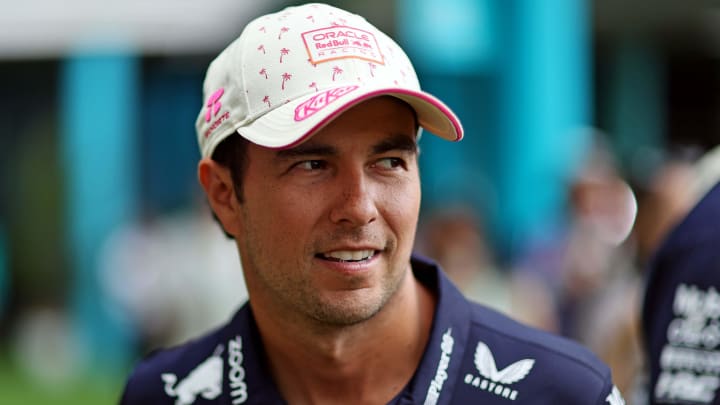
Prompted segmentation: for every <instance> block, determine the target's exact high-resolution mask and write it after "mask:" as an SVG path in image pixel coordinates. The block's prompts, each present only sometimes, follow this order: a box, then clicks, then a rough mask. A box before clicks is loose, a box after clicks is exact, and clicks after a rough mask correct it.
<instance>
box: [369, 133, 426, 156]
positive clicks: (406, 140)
mask: <svg viewBox="0 0 720 405" xmlns="http://www.w3.org/2000/svg"><path fill="white" fill-rule="evenodd" d="M372 151H373V154H381V153H385V152H391V151H405V152H410V153H417V151H418V145H417V142H416V141H415V138H414V137H411V136H408V135H402V134H397V135H393V136H391V137H389V138H386V139H384V140H382V141H381V142H380V143H377V144H375V145H373V147H372Z"/></svg>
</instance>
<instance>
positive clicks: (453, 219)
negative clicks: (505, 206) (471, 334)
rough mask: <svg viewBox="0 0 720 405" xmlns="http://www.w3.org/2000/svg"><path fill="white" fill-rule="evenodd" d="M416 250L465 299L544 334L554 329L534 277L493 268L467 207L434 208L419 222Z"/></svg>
mask: <svg viewBox="0 0 720 405" xmlns="http://www.w3.org/2000/svg"><path fill="white" fill-rule="evenodd" d="M416 251H417V253H419V254H422V255H425V256H427V257H431V258H433V260H435V261H436V262H437V263H438V265H440V267H442V269H443V270H444V271H445V273H446V274H447V275H448V277H449V278H450V280H452V281H453V283H455V284H456V285H457V286H458V287H459V288H460V290H461V291H462V293H463V294H464V295H465V296H466V297H467V298H469V299H471V300H473V301H476V302H479V303H482V304H485V305H487V306H489V307H491V308H493V309H496V310H498V311H500V312H503V313H505V314H507V315H510V316H511V317H512V318H513V319H516V320H518V321H521V322H523V323H525V324H528V325H531V326H534V327H536V328H540V329H543V330H547V331H553V330H556V329H557V318H556V313H555V302H554V300H553V297H552V293H551V291H550V290H549V289H548V288H547V286H546V284H545V283H542V282H541V281H539V279H538V278H537V277H533V276H532V275H531V274H526V273H522V272H519V273H517V274H516V273H512V272H505V271H503V270H502V269H500V268H498V267H497V264H496V263H495V259H494V257H493V252H492V250H491V248H490V246H489V245H488V243H487V240H486V238H485V233H484V232H483V227H482V223H481V221H480V219H479V218H477V215H476V214H474V213H473V212H472V211H471V210H470V209H469V207H465V208H461V207H447V208H438V209H436V210H435V211H434V212H431V213H430V214H429V215H427V216H426V219H425V220H424V221H421V225H420V229H419V232H418V240H417V246H416Z"/></svg>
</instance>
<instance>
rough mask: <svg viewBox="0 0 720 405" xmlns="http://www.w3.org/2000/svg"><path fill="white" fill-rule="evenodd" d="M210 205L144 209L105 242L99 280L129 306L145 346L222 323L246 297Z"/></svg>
mask: <svg viewBox="0 0 720 405" xmlns="http://www.w3.org/2000/svg"><path fill="white" fill-rule="evenodd" d="M208 211H209V210H208V209H207V206H206V205H205V204H204V203H203V204H200V201H196V204H195V206H193V207H190V208H189V209H184V210H181V211H178V212H175V213H172V214H169V215H167V214H165V215H162V216H159V215H158V214H151V213H146V215H144V216H142V219H141V220H138V221H137V222H135V223H130V224H128V225H126V226H123V227H121V228H119V229H118V230H117V231H116V232H114V233H113V234H112V235H111V236H110V237H109V238H108V240H107V241H106V243H105V244H104V248H103V252H102V254H101V265H100V268H101V271H100V280H101V285H102V287H103V289H104V290H105V291H107V296H109V297H111V299H112V302H113V303H115V304H117V305H118V306H119V307H120V308H122V310H123V311H122V313H126V314H128V316H129V319H127V322H130V323H131V326H132V327H131V329H132V330H137V331H138V334H139V336H138V343H139V346H140V348H141V349H142V351H143V352H145V351H147V350H151V349H155V348H158V347H165V346H169V345H175V344H179V343H181V342H183V341H186V340H188V339H190V338H192V337H194V336H196V335H197V334H199V333H200V332H202V331H205V330H208V329H211V328H214V327H216V326H218V325H220V324H221V323H223V322H224V321H226V320H227V319H228V317H230V316H231V315H232V311H233V310H234V309H237V308H239V307H240V305H241V304H242V303H243V302H245V301H246V299H247V291H246V288H245V281H244V279H243V277H242V272H241V271H238V256H237V249H236V248H235V244H234V243H232V241H231V240H229V239H227V238H226V237H225V236H224V235H223V234H222V232H220V231H219V230H218V229H217V224H215V223H214V221H213V220H212V217H211V215H210V212H208ZM188 246H192V248H191V249H188Z"/></svg>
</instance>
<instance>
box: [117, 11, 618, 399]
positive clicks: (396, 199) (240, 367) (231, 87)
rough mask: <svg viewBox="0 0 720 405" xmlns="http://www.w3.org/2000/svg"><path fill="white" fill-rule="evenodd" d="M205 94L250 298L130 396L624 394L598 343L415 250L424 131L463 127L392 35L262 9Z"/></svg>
mask: <svg viewBox="0 0 720 405" xmlns="http://www.w3.org/2000/svg"><path fill="white" fill-rule="evenodd" d="M204 90H205V100H206V104H205V105H204V107H203V109H202V111H201V112H200V115H199V117H198V120H197V129H198V139H199V142H200V149H201V151H202V160H201V161H200V163H199V169H198V173H199V180H200V183H201V184H202V186H203V188H204V190H205V193H206V195H207V198H208V201H209V203H210V205H211V207H212V209H213V211H214V213H215V215H216V216H217V218H218V220H219V221H220V223H221V224H222V226H223V228H224V230H225V232H226V233H228V234H229V235H231V236H232V237H234V239H235V241H236V244H237V246H238V251H239V252H240V257H241V260H242V267H243V271H244V275H245V279H246V284H247V289H248V293H249V302H248V303H247V304H246V305H245V306H244V307H242V308H241V309H240V310H239V311H238V312H237V314H236V315H235V317H234V318H233V319H232V320H231V321H230V322H229V323H228V324H227V325H225V326H223V327H221V328H220V329H218V330H216V331H214V332H212V333H210V334H209V335H207V336H205V337H202V338H200V339H199V340H196V341H193V342H189V343H187V344H185V345H183V346H180V347H177V348H174V349H170V350H166V351H160V352H158V353H155V354H153V355H151V356H150V357H148V358H147V359H146V360H145V361H143V362H142V363H141V364H140V365H139V366H138V367H137V368H136V370H135V371H134V373H133V374H132V376H131V377H130V379H129V381H128V384H127V387H126V389H125V392H124V395H123V403H127V404H164V403H168V404H171V403H174V404H176V405H180V404H199V403H220V404H262V405H272V404H284V403H289V404H387V403H390V404H470V403H483V404H504V403H510V402H515V403H526V404H529V403H532V404H606V403H610V404H621V403H623V401H622V398H621V397H620V395H619V393H618V392H617V390H616V389H614V388H613V384H612V382H611V377H610V373H609V370H608V369H607V367H605V366H604V365H603V364H602V363H600V362H599V361H598V360H597V359H596V358H595V357H594V356H593V355H592V354H591V353H590V352H588V351H587V350H585V349H582V348H581V347H579V346H578V345H576V344H574V343H571V342H569V341H566V340H563V339H561V338H557V337H553V336H550V335H547V334H545V333H543V332H540V331H537V330H533V329H530V328H528V327H526V326H522V325H520V324H518V323H515V322H514V321H511V320H510V319H508V318H506V317H504V316H502V315H500V314H498V313H496V312H493V311H491V310H489V309H486V308H484V307H481V306H479V305H476V304H471V303H469V302H468V301H466V300H465V299H464V298H463V297H462V295H461V294H460V293H459V292H458V290H457V289H456V288H455V287H454V286H453V285H452V284H451V283H450V282H449V281H448V279H447V278H446V277H445V276H444V275H443V273H442V272H441V271H440V270H439V269H438V268H437V266H435V265H434V264H433V263H432V262H430V261H428V260H425V259H422V258H419V257H412V256H411V249H412V246H413V242H414V237H415V231H416V225H417V220H418V215H419V207H420V179H419V173H418V162H417V156H418V147H417V143H416V142H417V138H418V135H419V128H420V127H422V128H425V129H427V130H429V131H430V132H432V133H434V134H437V135H438V136H441V137H443V138H446V139H449V140H460V139H461V138H462V136H463V130H462V127H461V125H460V122H459V121H458V119H457V117H456V116H455V115H454V114H453V113H452V112H451V111H450V109H449V108H448V107H446V106H445V105H444V104H443V103H442V102H440V101H439V100H437V99H436V98H435V97H433V96H431V95H429V94H427V93H425V92H422V91H421V90H420V87H419V84H418V81H417V77H416V75H415V72H414V69H413V67H412V65H411V64H410V62H409V60H408V58H407V56H406V55H405V53H404V52H403V51H402V49H400V47H399V46H398V45H397V44H396V43H395V42H393V41H392V40H391V39H390V38H389V37H387V36H386V35H385V34H383V33H382V32H380V31H378V30H377V29H376V28H375V27H373V26H372V25H370V24H369V23H368V22H367V21H365V20H364V19H362V18H361V17H359V16H356V15H353V14H350V13H347V12H345V11H343V10H339V9H336V8H333V7H330V6H326V5H322V4H310V5H305V6H301V7H296V8H288V9H286V10H284V11H281V12H279V13H277V14H271V15H268V16H264V17H261V18H259V19H257V20H255V21H253V22H251V23H250V24H249V25H248V26H247V27H246V28H245V30H244V31H243V33H242V34H241V36H240V37H239V38H238V39H237V40H236V41H235V42H233V43H232V44H231V45H230V46H229V47H228V48H227V49H226V50H224V51H223V52H222V53H221V54H220V55H219V56H218V58H217V59H216V60H215V61H214V62H213V63H212V64H211V66H210V67H209V69H208V73H207V77H206V80H205V85H204ZM238 134H239V135H238Z"/></svg>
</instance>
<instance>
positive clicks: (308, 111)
mask: <svg viewBox="0 0 720 405" xmlns="http://www.w3.org/2000/svg"><path fill="white" fill-rule="evenodd" d="M357 88H358V86H344V87H339V88H336V89H330V90H327V91H323V92H322V93H318V94H316V95H314V96H312V97H311V98H310V99H308V100H307V101H305V102H304V103H302V104H300V105H299V106H297V108H295V121H298V122H299V121H303V120H305V119H307V118H309V117H311V116H313V115H315V114H316V113H317V112H319V111H320V110H322V109H323V108H325V107H327V106H328V105H330V103H332V102H333V101H335V100H337V99H339V98H340V97H342V96H344V95H346V94H348V93H350V92H351V91H353V90H355V89H357Z"/></svg>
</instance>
